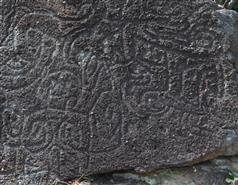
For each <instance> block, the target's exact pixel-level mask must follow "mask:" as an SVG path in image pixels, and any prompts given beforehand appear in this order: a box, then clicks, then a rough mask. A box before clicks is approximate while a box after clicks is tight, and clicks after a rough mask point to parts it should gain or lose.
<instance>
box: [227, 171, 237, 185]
mask: <svg viewBox="0 0 238 185" xmlns="http://www.w3.org/2000/svg"><path fill="white" fill-rule="evenodd" d="M225 181H226V183H227V184H229V185H236V183H237V182H238V176H237V175H236V174H235V173H234V172H233V171H229V172H228V176H227V178H226V179H225Z"/></svg>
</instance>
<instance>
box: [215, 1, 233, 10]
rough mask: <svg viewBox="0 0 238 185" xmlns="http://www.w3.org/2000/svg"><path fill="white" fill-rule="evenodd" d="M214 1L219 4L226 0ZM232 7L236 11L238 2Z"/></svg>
mask: <svg viewBox="0 0 238 185" xmlns="http://www.w3.org/2000/svg"><path fill="white" fill-rule="evenodd" d="M215 1H216V3H218V4H220V5H224V3H225V2H226V0H215ZM230 1H231V0H230ZM232 9H233V10H235V11H237V12H238V2H237V3H236V4H235V5H234V6H233V7H232Z"/></svg>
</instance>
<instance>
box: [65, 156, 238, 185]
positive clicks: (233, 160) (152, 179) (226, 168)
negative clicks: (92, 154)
mask: <svg viewBox="0 0 238 185" xmlns="http://www.w3.org/2000/svg"><path fill="white" fill-rule="evenodd" d="M237 172H238V158H237V156H233V157H226V158H217V159H215V160H212V161H208V162H205V163H201V164H199V165H194V166H192V167H185V168H175V169H166V170H159V171H155V172H153V173H149V174H137V173H133V172H124V173H112V174H106V175H100V176H93V177H87V178H86V180H82V179H81V180H76V181H74V182H72V183H69V185H237V184H238V173H237Z"/></svg>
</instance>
